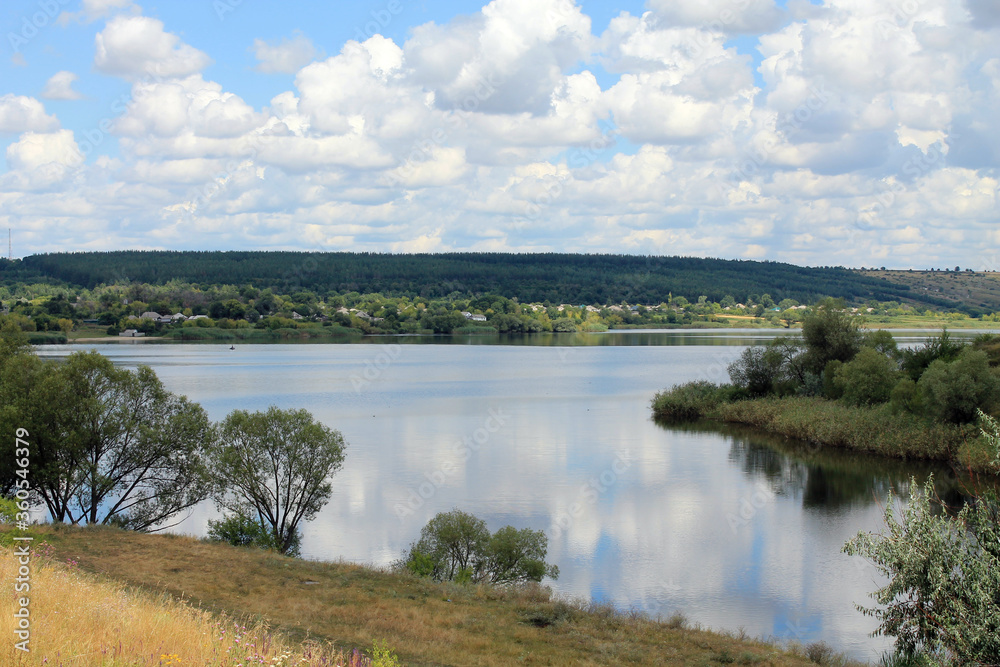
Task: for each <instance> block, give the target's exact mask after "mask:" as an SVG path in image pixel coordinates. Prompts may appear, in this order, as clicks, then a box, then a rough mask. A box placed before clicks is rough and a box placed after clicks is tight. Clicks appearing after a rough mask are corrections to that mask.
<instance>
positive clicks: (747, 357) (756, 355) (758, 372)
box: [726, 345, 784, 397]
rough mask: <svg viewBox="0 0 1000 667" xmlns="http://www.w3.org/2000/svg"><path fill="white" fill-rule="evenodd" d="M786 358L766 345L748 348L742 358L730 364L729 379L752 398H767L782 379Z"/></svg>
mask: <svg viewBox="0 0 1000 667" xmlns="http://www.w3.org/2000/svg"><path fill="white" fill-rule="evenodd" d="M783 365H784V358H783V357H782V354H781V352H780V351H779V350H777V349H775V348H773V347H771V346H764V345H754V346H753V347H748V348H746V349H745V350H743V352H742V353H741V354H740V358H739V359H738V360H736V361H734V362H733V363H731V364H729V366H728V368H727V369H726V370H728V371H729V379H730V380H731V381H732V383H733V384H734V385H736V386H737V387H740V388H742V389H745V390H746V391H747V393H748V394H749V395H750V396H751V397H757V396H765V395H767V394H769V393H771V392H772V391H774V389H775V385H776V384H777V382H778V381H779V380H780V379H781V377H782V374H783V372H782V367H783Z"/></svg>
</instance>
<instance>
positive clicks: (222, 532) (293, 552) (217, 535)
mask: <svg viewBox="0 0 1000 667" xmlns="http://www.w3.org/2000/svg"><path fill="white" fill-rule="evenodd" d="M208 539H210V540H216V541H218V542H225V543H227V544H231V545H233V546H234V547H253V548H256V549H265V550H270V551H280V549H279V545H278V542H277V540H276V539H275V537H274V534H273V533H272V532H271V531H270V530H268V529H267V528H266V527H265V526H264V525H263V524H261V523H260V522H259V521H257V520H256V519H254V518H251V517H249V516H247V515H245V514H242V513H236V514H228V515H226V516H224V517H223V518H222V519H220V520H218V521H215V520H214V519H209V520H208ZM301 542H302V536H301V535H300V534H299V533H297V532H296V533H295V536H294V538H293V546H292V547H291V548H290V549H289V550H288V551H287V552H286V555H288V556H298V555H299V551H300V547H301Z"/></svg>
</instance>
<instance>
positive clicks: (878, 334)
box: [861, 329, 899, 358]
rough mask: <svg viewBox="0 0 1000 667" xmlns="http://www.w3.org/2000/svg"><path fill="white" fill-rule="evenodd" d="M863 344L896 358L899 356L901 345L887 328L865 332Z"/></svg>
mask: <svg viewBox="0 0 1000 667" xmlns="http://www.w3.org/2000/svg"><path fill="white" fill-rule="evenodd" d="M861 344H862V345H863V346H864V347H869V348H871V349H873V350H876V351H877V352H881V353H882V354H884V355H885V356H887V357H892V358H896V357H898V356H899V346H898V345H897V343H896V339H895V338H893V337H892V334H891V333H889V332H888V331H886V330H885V329H876V330H875V331H866V332H864V335H863V336H862V340H861Z"/></svg>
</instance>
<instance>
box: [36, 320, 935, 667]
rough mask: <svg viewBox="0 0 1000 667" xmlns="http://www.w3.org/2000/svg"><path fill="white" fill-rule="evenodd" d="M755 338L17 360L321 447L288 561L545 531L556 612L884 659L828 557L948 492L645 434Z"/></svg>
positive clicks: (688, 437)
mask: <svg viewBox="0 0 1000 667" xmlns="http://www.w3.org/2000/svg"><path fill="white" fill-rule="evenodd" d="M777 333H780V332H774V331H762V330H732V329H726V330H714V331H704V330H701V331H683V332H678V331H671V332H652V331H631V332H612V333H605V334H586V335H584V334H577V335H570V334H566V335H539V336H536V337H521V338H505V337H496V336H495V337H453V338H449V337H430V336H424V337H421V336H415V337H391V338H389V337H387V338H370V339H365V340H364V341H363V342H360V343H353V344H298V343H290V344H257V345H249V344H243V345H240V344H237V345H236V349H235V350H230V349H229V343H226V344H157V343H152V342H144V343H139V344H133V343H123V344H109V345H99V346H83V345H76V346H72V345H70V346H65V345H64V346H46V347H42V348H39V354H40V355H42V356H47V357H60V356H65V355H66V354H68V353H69V352H70V351H73V350H78V349H86V347H93V348H95V349H98V350H99V351H100V352H101V353H102V354H105V355H107V356H109V357H110V358H111V359H112V360H114V362H115V363H116V364H121V365H124V366H128V367H133V366H135V365H137V364H148V365H150V366H151V367H152V368H153V369H154V370H155V371H156V373H157V374H158V375H159V377H160V378H161V379H162V381H163V383H164V384H165V386H166V387H167V388H168V389H169V390H171V391H173V392H176V393H180V394H185V395H187V396H188V397H189V398H191V399H192V400H195V401H198V402H199V403H201V404H202V405H203V406H204V407H205V409H206V410H207V411H208V413H209V415H210V417H211V418H212V419H215V420H220V419H222V418H223V417H225V415H226V414H227V413H229V412H230V411H231V410H234V409H246V410H263V409H265V408H267V407H268V406H269V405H277V406H278V407H281V408H306V409H307V410H309V411H310V412H312V413H313V415H314V416H315V417H316V418H318V419H320V420H321V421H323V422H324V423H326V424H327V425H329V426H331V427H332V428H335V429H338V430H339V431H341V433H343V435H344V438H345V439H346V441H347V443H348V449H347V456H346V460H345V464H344V468H343V470H341V471H340V472H339V473H338V474H337V475H336V476H335V477H334V493H333V497H332V499H331V501H330V503H329V504H328V505H327V506H326V507H325V508H324V510H323V511H322V512H321V514H320V515H319V516H318V517H317V519H316V520H315V521H312V522H310V523H307V524H305V525H304V526H303V543H302V551H303V555H304V556H305V557H308V558H317V559H326V560H336V559H345V560H349V561H357V562H366V563H374V564H377V565H388V564H390V563H391V562H392V561H394V560H396V559H398V558H399V557H400V556H401V555H402V553H403V552H404V550H405V549H406V548H407V546H408V545H409V544H410V543H411V542H413V541H415V540H416V539H417V538H418V537H419V534H420V529H421V527H423V525H424V524H425V523H426V522H427V521H428V520H429V519H430V518H431V517H433V516H434V515H435V514H436V513H437V512H442V511H447V510H451V509H453V508H460V509H462V510H465V511H468V512H471V513H473V514H475V515H477V516H479V517H481V518H483V519H485V520H486V522H487V523H488V525H489V527H490V529H491V530H496V529H497V528H499V527H501V526H504V525H507V524H510V525H513V526H514V527H516V528H526V527H527V528H533V529H538V530H543V531H545V532H546V534H547V535H548V536H549V554H548V558H547V560H548V561H549V562H553V563H555V564H556V565H558V566H559V570H560V577H559V579H558V581H555V582H551V585H552V587H553V589H555V590H556V591H557V592H559V593H560V594H563V595H567V596H574V597H583V598H588V599H594V600H601V601H609V602H612V603H614V604H615V605H617V606H619V607H622V608H628V607H635V608H639V609H642V610H644V611H646V612H648V613H650V614H652V615H654V616H655V615H661V616H664V617H667V616H670V615H671V614H672V613H673V612H675V611H681V612H682V613H683V614H684V615H685V616H686V617H687V618H688V619H689V620H690V621H692V622H697V623H701V624H702V625H703V626H707V627H711V628H715V629H726V630H733V631H735V630H737V629H738V628H743V629H744V630H745V631H746V632H747V633H748V634H750V635H752V636H763V637H773V638H779V639H782V640H795V641H799V642H802V643H809V642H813V641H819V640H823V641H826V642H827V643H829V644H830V645H831V646H833V647H834V648H835V649H837V650H839V651H844V652H846V653H848V654H849V655H851V656H852V657H854V658H858V659H865V660H873V661H874V660H877V658H878V657H879V656H880V655H881V653H882V651H883V650H885V649H887V648H888V647H889V645H890V642H889V641H887V640H885V639H882V638H871V637H869V636H868V635H869V633H870V632H871V631H872V630H874V628H875V623H874V621H873V620H872V619H869V618H866V617H864V616H863V615H862V614H861V613H859V612H858V611H856V610H855V608H854V606H853V605H854V604H855V603H862V604H868V603H869V602H870V600H869V599H868V597H867V596H868V593H869V592H871V591H873V590H874V589H875V588H876V586H877V585H878V583H879V579H878V575H877V573H876V572H875V570H874V568H872V567H871V566H870V565H869V564H867V563H866V562H865V561H863V560H862V559H860V558H850V557H848V556H845V555H844V554H842V553H841V551H840V550H841V547H842V546H843V544H844V542H845V541H846V540H847V539H849V538H850V537H852V536H853V535H854V534H856V533H857V532H858V531H859V530H878V529H879V528H880V526H881V519H882V510H881V508H880V504H882V503H884V502H885V500H886V498H887V497H888V494H889V491H890V489H896V490H897V492H898V491H902V492H904V493H905V492H907V489H908V488H909V479H910V477H911V475H912V476H916V477H917V478H918V479H921V480H922V479H924V478H925V477H926V475H927V474H928V473H930V472H934V473H935V475H936V477H938V478H939V479H940V480H941V483H942V487H943V488H942V493H946V494H947V493H951V492H952V491H951V489H950V488H949V484H952V485H953V484H954V477H953V476H952V475H951V473H950V471H948V470H946V469H943V468H941V467H939V466H933V465H912V464H905V463H902V462H896V461H885V460H881V459H875V458H872V457H864V456H857V455H848V454H845V453H843V452H824V451H816V450H815V449H813V448H810V447H808V446H803V445H796V444H794V443H788V442H787V441H784V440H781V439H776V438H771V437H768V436H763V435H760V434H756V433H754V432H753V431H749V430H747V429H739V428H731V427H730V428H726V427H720V426H716V425H692V426H687V427H679V428H668V427H663V426H660V425H657V424H656V423H654V422H653V421H652V419H651V418H650V408H649V403H650V399H651V398H652V396H653V394H654V393H655V392H656V391H659V390H661V389H663V388H665V387H669V386H670V385H673V384H676V383H681V382H687V381H689V380H697V379H707V380H712V381H721V380H724V379H725V378H726V366H727V365H728V364H729V363H731V362H732V361H733V360H735V359H736V358H737V356H738V355H739V353H740V351H741V350H742V349H743V348H744V347H745V346H747V345H750V344H753V343H757V342H763V341H766V340H769V339H770V338H772V337H773V336H774V335H776V334H777ZM898 335H899V336H900V340H901V342H913V341H914V340H916V339H918V338H921V339H922V338H923V337H924V336H926V335H927V334H926V333H919V334H918V333H911V332H904V333H901V334H898ZM497 343H501V344H497ZM502 343H507V344H502ZM949 480H950V481H949ZM215 517H217V514H216V512H215V510H214V508H213V507H212V506H211V505H210V504H205V505H203V506H200V507H198V508H196V509H195V511H193V512H192V513H191V514H190V515H189V516H188V517H187V518H186V519H185V520H184V521H183V522H182V523H180V524H179V525H178V526H177V527H175V528H173V530H174V531H175V532H185V533H190V534H194V535H203V534H204V533H205V530H206V522H207V521H208V519H210V518H215ZM547 583H549V582H547Z"/></svg>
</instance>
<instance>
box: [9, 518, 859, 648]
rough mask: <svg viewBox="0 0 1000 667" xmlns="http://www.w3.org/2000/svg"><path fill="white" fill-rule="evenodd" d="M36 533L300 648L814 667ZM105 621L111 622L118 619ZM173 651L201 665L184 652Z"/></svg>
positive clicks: (60, 529)
mask: <svg viewBox="0 0 1000 667" xmlns="http://www.w3.org/2000/svg"><path fill="white" fill-rule="evenodd" d="M32 532H33V533H34V535H35V538H36V542H35V545H36V547H39V546H40V545H42V544H43V542H44V543H47V545H48V546H45V547H42V548H44V549H50V553H51V556H50V557H51V560H52V561H53V562H55V563H67V562H69V563H70V564H71V565H72V567H73V568H78V569H79V570H80V571H81V572H83V573H90V574H94V575H98V576H99V577H100V578H107V579H109V580H113V581H115V582H118V583H120V584H124V585H126V586H131V587H136V588H138V589H141V590H142V591H144V592H145V593H144V594H150V595H163V594H166V595H168V596H170V598H171V599H175V600H176V599H182V600H184V601H186V602H187V603H188V604H190V605H191V606H193V607H196V608H198V609H201V610H205V611H209V612H212V613H213V614H225V615H228V616H230V617H233V618H242V619H246V620H245V621H244V624H245V625H246V626H248V627H252V626H253V625H254V624H256V623H259V622H262V621H263V622H265V623H267V625H268V626H269V627H270V628H272V629H273V630H274V631H276V632H277V633H278V634H279V636H280V637H281V638H282V641H287V642H291V643H293V644H298V643H299V642H302V641H304V640H307V639H311V640H319V641H321V642H333V643H335V645H336V646H337V647H338V648H343V649H345V650H347V651H350V650H352V649H353V648H355V647H362V648H366V647H371V646H372V643H373V641H375V640H384V641H386V642H387V643H388V645H389V646H391V647H392V648H394V649H395V650H396V652H397V653H398V655H399V657H400V659H401V660H402V663H403V664H407V665H511V664H521V663H523V664H537V665H623V664H634V665H706V666H708V665H718V664H723V663H735V664H757V665H808V664H815V663H813V662H811V661H809V660H808V659H807V658H805V657H804V655H803V654H801V651H800V654H799V655H796V654H793V653H791V652H788V651H786V650H783V649H781V648H779V647H775V646H773V645H771V644H767V643H762V642H758V641H754V640H750V639H747V638H742V639H741V638H737V637H734V636H727V635H724V634H718V633H712V632H706V631H702V630H696V629H689V628H686V627H684V624H683V622H682V621H681V620H680V619H679V618H677V617H675V618H673V619H671V620H666V621H664V622H657V621H653V620H649V619H647V618H644V617H642V616H639V615H636V614H621V613H617V612H615V611H613V610H611V609H609V608H607V607H602V606H595V605H589V604H586V603H582V602H567V601H561V600H556V599H553V598H552V597H551V596H550V594H549V592H548V591H547V590H546V589H544V588H539V587H530V588H525V589H518V590H503V589H496V588H488V587H482V586H460V585H454V584H437V583H434V582H431V581H429V580H426V579H418V578H415V577H413V576H410V575H400V574H393V573H388V572H384V571H380V570H378V569H373V568H369V567H362V566H359V565H354V564H347V563H322V562H315V561H303V560H296V559H292V558H286V557H282V556H277V555H274V554H273V553H267V552H262V551H258V550H249V549H240V548H235V547H230V546H224V545H219V544H213V543H208V542H204V541H199V540H196V539H194V538H190V537H178V536H171V535H149V534H139V533H133V532H127V531H120V530H117V529H112V528H103V527H101V528H76V527H68V526H51V525H43V526H38V527H34V528H32ZM130 595H132V597H134V595H133V594H130ZM6 604H11V603H10V602H7V603H6ZM5 615H7V614H5ZM98 616H99V615H98ZM105 617H107V618H108V619H109V622H112V621H113V618H114V615H113V614H106V615H105ZM35 622H36V623H38V624H42V623H43V622H44V618H43V617H36V618H35ZM91 622H92V621H91ZM137 622H138V621H137ZM91 631H92V629H91ZM41 648H42V647H39V649H41ZM90 650H94V651H99V650H101V649H100V648H91V649H90ZM165 652H167V653H169V654H177V655H178V656H179V657H180V659H181V660H183V662H181V663H180V664H191V663H189V662H188V661H186V660H184V658H185V656H184V655H183V645H180V646H179V647H178V648H177V649H170V650H169V651H165ZM33 656H36V657H40V656H41V653H34V654H33ZM63 656H64V657H67V656H66V655H65V654H63ZM23 664H35V663H30V662H28V663H23ZM50 664H51V663H50ZM66 664H74V665H77V664H101V663H100V662H96V661H90V662H88V661H86V660H84V661H82V662H81V661H75V660H74V661H72V662H69V661H67V663H66ZM115 664H126V663H115ZM127 664H133V663H127ZM140 664H145V663H140ZM154 664H155V663H154ZM223 664H225V663H223ZM826 664H843V663H842V662H841V661H839V660H836V659H834V661H833V662H827V663H826Z"/></svg>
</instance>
